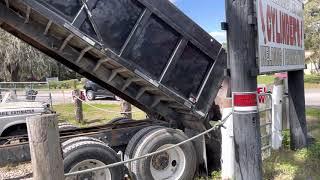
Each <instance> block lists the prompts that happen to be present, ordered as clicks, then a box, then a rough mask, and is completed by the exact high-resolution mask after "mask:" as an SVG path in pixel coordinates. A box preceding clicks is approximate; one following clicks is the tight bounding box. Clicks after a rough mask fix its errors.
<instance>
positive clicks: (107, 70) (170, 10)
mask: <svg viewBox="0 0 320 180" xmlns="http://www.w3.org/2000/svg"><path fill="white" fill-rule="evenodd" d="M0 25H1V28H3V29H5V30H6V31H8V32H10V33H12V34H14V35H15V36H17V37H18V38H20V39H22V40H24V41H26V42H27V43H29V44H31V45H33V46H34V47H36V48H38V49H39V50H41V51H42V52H44V53H46V54H47V55H49V56H51V57H52V58H54V59H56V60H57V61H59V62H60V63H62V64H64V65H66V66H68V67H69V68H71V69H73V70H75V71H77V72H78V73H80V74H82V75H84V76H85V77H87V78H88V79H91V80H93V81H95V82H97V83H98V84H100V85H101V86H103V87H105V88H106V89H108V90H110V91H111V92H113V93H114V94H116V95H117V96H120V97H121V98H123V99H125V100H127V101H128V102H130V103H132V104H133V105H135V106H137V107H139V108H140V109H142V110H144V111H145V112H147V113H148V114H149V115H150V116H154V117H157V119H162V120H166V121H170V122H177V125H180V127H188V128H193V129H204V126H203V123H204V121H205V120H207V119H208V112H209V110H210V108H212V104H213V102H214V99H215V97H216V95H217V92H218V90H219V88H220V85H221V81H222V79H223V74H224V73H223V72H224V69H225V67H226V53H225V51H224V49H222V47H221V44H219V43H218V42H217V41H216V40H214V39H213V38H212V37H211V36H210V35H209V34H208V33H206V32H205V31H204V30H202V29H201V28H200V27H199V26H198V25H197V24H195V23H194V22H193V21H192V20H190V19H189V18H188V17H187V16H185V15H184V14H183V13H182V12H181V11H179V10H178V9H177V8H176V7H175V6H174V5H173V4H171V3H170V2H169V1H167V0H68V1H66V0H23V1H22V0H0Z"/></svg>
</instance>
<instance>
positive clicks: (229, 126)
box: [221, 99, 235, 180]
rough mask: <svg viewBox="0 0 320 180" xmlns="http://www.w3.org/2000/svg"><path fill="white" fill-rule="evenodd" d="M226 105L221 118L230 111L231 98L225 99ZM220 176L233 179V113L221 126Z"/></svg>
mask: <svg viewBox="0 0 320 180" xmlns="http://www.w3.org/2000/svg"><path fill="white" fill-rule="evenodd" d="M227 101H228V103H226V104H228V106H226V107H224V109H223V112H222V118H223V119H224V118H225V117H226V116H228V115H229V114H230V113H231V112H232V107H231V106H232V100H231V99H228V100H227ZM221 136H222V142H221V178H222V179H223V180H229V179H230V180H231V179H234V166H235V164H234V163H235V152H234V140H233V115H231V116H229V118H228V119H227V121H226V122H225V124H224V128H221Z"/></svg>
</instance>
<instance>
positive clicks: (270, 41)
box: [257, 0, 305, 74]
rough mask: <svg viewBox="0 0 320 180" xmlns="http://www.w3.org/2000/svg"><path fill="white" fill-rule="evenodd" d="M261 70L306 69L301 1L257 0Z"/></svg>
mask: <svg viewBox="0 0 320 180" xmlns="http://www.w3.org/2000/svg"><path fill="white" fill-rule="evenodd" d="M257 10H258V41H259V69H260V73H261V74H263V73H267V72H279V71H290V70H298V69H304V68H305V61H304V20H303V3H302V2H300V1H299V0H290V1H288V0H258V1H257Z"/></svg>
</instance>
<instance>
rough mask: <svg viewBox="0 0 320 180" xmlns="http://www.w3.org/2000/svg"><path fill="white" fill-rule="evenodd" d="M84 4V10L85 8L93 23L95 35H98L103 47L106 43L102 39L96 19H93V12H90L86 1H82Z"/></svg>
mask: <svg viewBox="0 0 320 180" xmlns="http://www.w3.org/2000/svg"><path fill="white" fill-rule="evenodd" d="M82 4H83V6H84V8H85V10H86V12H87V15H88V19H89V21H90V22H91V25H92V27H93V30H94V31H95V33H96V34H97V36H98V39H99V41H100V43H101V44H102V45H103V44H104V43H103V39H102V36H101V33H100V31H99V29H98V26H97V24H96V23H95V21H94V19H93V18H92V13H91V11H90V9H89V7H88V5H87V3H86V1H85V0H82Z"/></svg>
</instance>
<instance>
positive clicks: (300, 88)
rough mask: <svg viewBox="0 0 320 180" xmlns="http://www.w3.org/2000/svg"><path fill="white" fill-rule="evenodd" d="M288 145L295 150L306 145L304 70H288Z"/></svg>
mask: <svg viewBox="0 0 320 180" xmlns="http://www.w3.org/2000/svg"><path fill="white" fill-rule="evenodd" d="M288 88H289V121H290V123H289V124H290V138H291V144H290V147H291V149H292V150H297V149H300V148H304V147H306V146H307V139H308V136H307V122H306V111H305V108H306V107H305V97H304V72H303V70H300V71H292V72H288Z"/></svg>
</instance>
